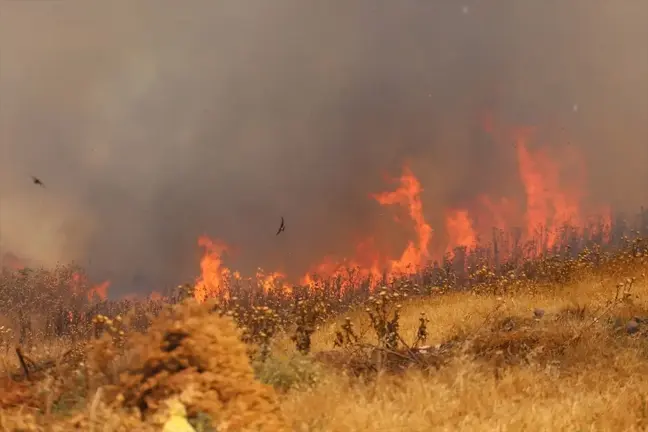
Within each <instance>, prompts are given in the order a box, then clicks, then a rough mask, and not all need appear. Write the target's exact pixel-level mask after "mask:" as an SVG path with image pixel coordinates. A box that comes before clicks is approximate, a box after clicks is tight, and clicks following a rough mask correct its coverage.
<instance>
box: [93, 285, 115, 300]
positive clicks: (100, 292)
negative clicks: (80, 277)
mask: <svg viewBox="0 0 648 432" xmlns="http://www.w3.org/2000/svg"><path fill="white" fill-rule="evenodd" d="M108 287H110V281H105V282H102V283H100V284H98V285H95V286H93V287H92V288H90V291H88V300H93V299H94V297H95V296H97V297H98V298H99V299H100V300H106V299H107V298H108Z"/></svg>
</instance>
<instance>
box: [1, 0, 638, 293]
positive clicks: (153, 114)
mask: <svg viewBox="0 0 648 432" xmlns="http://www.w3.org/2000/svg"><path fill="white" fill-rule="evenodd" d="M646 22H648V3H646V2H640V1H634V0H615V1H613V2H611V1H603V0H573V1H569V2H566V1H560V0H549V1H536V2H520V1H513V0H509V1H497V2H489V1H477V0H473V1H469V0H466V1H465V3H463V4H462V3H461V2H456V1H452V2H450V1H446V2H442V1H377V0H366V1H365V0H361V1H355V2H346V1H327V2H303V1H296V0H274V1H272V2H264V1H235V2H214V1H210V0H190V1H183V2H178V1H175V0H154V1H153V0H139V1H137V2H132V1H106V2H84V1H77V0H66V1H61V2H29V1H12V2H3V3H2V5H1V6H0V145H1V153H0V236H1V239H0V241H1V247H2V252H3V253H6V252H11V253H13V254H15V255H17V256H19V257H23V258H24V259H28V260H31V261H33V262H35V263H39V264H43V265H52V264H54V263H56V262H68V261H71V260H74V261H77V262H79V263H81V264H83V265H85V266H86V267H87V268H88V269H89V272H90V273H91V275H92V276H93V277H95V278H96V279H110V280H112V281H113V287H114V290H115V291H114V292H115V293H117V294H119V293H120V292H121V293H124V292H128V291H133V290H145V289H154V288H159V287H160V286H164V285H169V284H175V283H178V282H183V281H185V280H187V279H188V278H193V277H195V276H196V275H197V274H198V273H199V269H198V266H197V263H198V258H199V250H198V247H197V245H196V239H197V238H198V236H200V235H201V234H207V235H209V236H213V237H215V238H219V239H222V240H224V241H225V242H226V243H228V244H231V245H233V251H232V252H231V254H232V255H231V259H232V260H233V262H236V266H237V267H238V268H241V269H243V270H244V271H245V270H247V271H253V270H254V269H255V267H256V266H263V267H264V268H268V269H282V270H284V271H286V272H288V273H289V274H291V273H292V274H301V273H303V272H304V271H305V270H306V269H307V267H308V265H309V264H310V263H312V262H313V261H314V260H317V259H319V258H320V257H322V256H324V255H327V254H331V253H339V254H342V255H343V254H344V253H347V252H348V251H349V250H350V248H352V247H353V244H354V242H355V241H356V240H358V239H360V238H362V237H363V236H364V235H366V234H367V233H370V232H373V233H376V232H377V233H381V234H384V237H386V238H391V237H390V236H393V237H394V238H397V237H399V234H398V233H397V234H394V233H390V232H387V230H388V228H389V227H392V228H389V229H392V230H393V229H394V228H393V226H394V225H393V221H392V219H391V217H392V215H391V214H386V210H385V209H383V208H381V207H380V206H379V205H378V204H377V203H376V202H375V200H372V199H371V198H370V194H371V193H375V192H380V191H383V190H385V189H386V188H389V187H390V186H389V184H387V183H386V182H385V179H386V177H388V176H392V177H393V176H397V175H399V174H400V171H401V168H402V166H403V164H404V163H405V162H408V163H409V165H410V167H411V168H412V170H413V171H414V172H415V173H416V175H417V177H418V178H419V179H420V180H421V183H422V185H423V187H424V192H423V203H424V211H425V214H426V217H427V218H428V219H429V221H430V223H431V224H432V225H433V226H435V224H438V223H439V221H440V220H442V217H443V210H444V208H447V207H456V206H462V205H467V203H468V202H470V201H471V200H473V199H474V198H475V197H477V196H479V195H480V194H483V193H489V194H494V195H513V196H518V197H521V198H522V197H523V196H524V195H523V191H522V189H521V186H520V185H519V184H520V182H519V175H518V171H517V167H516V161H515V151H514V149H512V145H506V143H505V144H504V145H502V143H498V142H496V140H494V139H493V137H492V136H490V135H489V134H488V133H486V132H485V131H484V128H483V119H484V118H485V116H493V117H494V118H496V119H498V121H501V122H503V123H506V124H512V125H526V126H534V127H536V128H537V130H538V131H539V138H538V140H537V142H534V143H533V145H534V146H546V147H547V148H549V149H551V148H561V147H565V146H571V147H573V148H576V149H578V150H579V151H580V153H581V154H582V157H583V159H584V165H585V167H586V168H587V183H586V185H585V186H586V189H587V191H588V195H587V197H586V200H587V201H588V202H603V203H608V204H610V205H612V206H613V208H615V209H628V210H634V209H638V206H639V205H641V204H642V203H645V202H646V200H647V199H648V194H647V192H646V190H647V189H646V185H647V184H648V170H646V168H645V167H646V166H648V26H646ZM31 175H35V176H38V177H39V178H41V179H42V180H43V182H44V183H45V186H46V187H45V189H43V188H39V187H37V186H35V185H33V184H32V183H31V179H30V176H31ZM281 216H284V217H285V218H286V225H287V228H286V232H285V233H282V235H281V236H275V232H276V229H277V228H278V224H279V221H280V218H281ZM396 229H400V228H398V227H397V228H396ZM394 241H396V240H394ZM401 246H402V244H401ZM401 249H402V248H401ZM0 255H2V254H0Z"/></svg>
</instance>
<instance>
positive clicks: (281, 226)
mask: <svg viewBox="0 0 648 432" xmlns="http://www.w3.org/2000/svg"><path fill="white" fill-rule="evenodd" d="M283 231H286V224H285V223H284V218H283V216H282V217H281V225H280V226H279V230H278V231H277V234H276V235H279V234H281V233H282V232H283Z"/></svg>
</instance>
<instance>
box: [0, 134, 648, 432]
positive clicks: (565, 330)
mask: <svg viewBox="0 0 648 432" xmlns="http://www.w3.org/2000/svg"><path fill="white" fill-rule="evenodd" d="M486 129H487V130H488V131H489V132H490V133H491V134H493V135H494V136H496V137H498V140H501V141H502V145H510V148H511V149H512V151H514V152H515V155H516V157H517V164H518V169H519V172H518V174H519V175H518V177H519V181H520V184H521V186H522V189H523V190H524V192H525V199H524V200H523V201H516V200H515V199H514V198H513V197H508V196H489V195H482V196H480V197H478V199H477V200H475V201H474V202H471V203H468V205H466V206H465V207H464V208H462V207H455V208H448V209H446V210H445V211H444V212H443V217H444V223H443V224H442V225H441V226H438V227H437V226H433V224H431V223H430V222H428V220H427V219H426V216H425V215H426V213H425V203H424V201H423V198H422V192H423V186H422V184H421V182H420V181H419V179H418V178H417V176H416V174H415V172H414V171H413V170H412V169H411V168H410V167H409V166H404V167H403V170H402V172H401V173H400V176H399V177H397V178H395V179H393V188H392V189H391V190H388V191H385V192H380V193H372V194H370V195H369V196H368V199H371V200H373V201H375V202H376V204H377V205H378V206H381V207H386V208H388V209H389V210H390V211H391V210H394V212H393V214H394V215H395V216H396V218H397V221H398V223H401V224H405V225H406V226H407V228H408V229H409V231H410V232H411V233H412V236H411V239H410V240H409V241H407V242H406V244H405V245H404V247H403V249H402V252H401V253H400V254H397V255H394V256H391V255H390V254H389V253H387V252H386V251H385V250H382V249H381V248H380V247H378V246H377V245H378V244H380V242H379V241H378V240H380V239H379V236H380V233H376V234H375V236H372V237H369V238H366V239H364V240H363V241H361V242H360V243H359V244H357V245H355V251H356V253H355V254H354V255H353V256H350V257H342V258H338V257H334V256H328V257H325V258H324V259H322V260H321V261H320V262H318V263H315V264H313V265H312V266H311V268H310V269H308V272H306V274H303V275H286V274H284V273H283V272H279V271H275V272H267V271H264V270H261V269H259V270H258V271H257V273H256V275H254V276H253V277H247V276H244V275H242V274H240V273H239V272H237V271H235V270H233V269H232V268H230V266H229V265H228V264H227V258H228V256H227V253H228V251H230V250H231V247H230V246H229V245H227V244H225V243H224V242H223V241H220V240H218V239H212V238H209V237H207V236H203V237H200V238H199V240H198V245H199V247H201V248H202V250H203V256H202V259H201V260H200V276H199V277H197V278H196V280H195V281H194V282H192V283H188V284H185V285H181V286H178V287H175V288H173V289H168V290H164V289H160V290H159V291H158V292H155V293H153V294H151V295H149V297H148V298H146V299H142V298H137V297H129V298H122V299H113V300H111V299H109V292H108V289H109V286H110V282H109V281H106V282H102V283H100V284H91V283H90V282H89V281H88V278H87V277H86V276H85V275H84V273H83V270H82V269H81V268H78V267H75V266H59V267H57V268H55V269H49V270H48V269H31V268H28V267H25V266H22V265H20V263H19V262H18V261H17V259H15V258H13V259H12V260H11V267H6V268H4V269H3V273H2V278H1V279H0V294H1V296H0V299H2V300H1V301H0V317H1V318H2V320H3V322H2V323H0V324H1V325H2V327H0V337H1V339H0V343H2V345H3V347H4V349H5V369H6V372H7V377H6V379H4V381H3V384H2V385H3V386H4V388H3V390H2V394H3V395H4V396H2V398H0V420H1V421H2V422H3V423H2V424H3V425H11V426H6V427H10V428H11V430H41V429H42V428H44V427H45V426H44V425H46V424H49V425H50V427H51V428H53V430H71V429H75V428H76V429H82V430H89V429H88V428H95V427H98V425H100V424H103V425H109V426H106V427H108V428H109V429H107V430H159V429H160V428H162V427H165V425H167V426H168V425H169V424H171V423H170V422H171V421H172V419H176V420H177V421H183V422H185V423H186V425H187V426H186V427H189V428H191V429H188V430H195V431H198V430H219V431H224V430H290V429H293V430H320V429H321V430H338V429H339V430H362V428H361V427H360V426H358V425H357V424H355V423H354V424H355V426H354V427H355V429H344V427H350V426H349V424H348V423H345V422H342V421H340V420H331V422H333V423H326V421H325V420H324V417H323V414H322V413H320V414H321V415H319V414H318V410H317V409H313V410H312V411H311V412H308V413H302V412H299V410H298V409H297V405H295V404H297V401H299V403H302V404H304V403H305V404H308V403H316V404H322V401H318V402H312V401H311V402H309V400H310V399H309V398H311V399H313V398H316V396H315V395H317V394H318V393H317V392H319V391H330V390H331V388H330V386H332V385H333V384H332V383H333V381H334V379H333V378H331V376H330V375H326V372H325V371H334V374H335V375H339V374H340V372H341V373H342V375H343V376H345V377H346V378H345V380H350V381H344V382H337V381H336V382H337V384H335V385H337V386H338V387H339V388H345V389H346V390H345V391H348V392H353V391H360V390H358V389H359V388H361V387H362V386H364V385H367V382H373V383H375V385H376V386H385V385H386V384H385V383H386V381H385V379H386V378H385V377H393V376H401V377H403V380H405V381H403V382H408V381H407V380H408V379H410V378H408V377H412V376H414V375H412V374H421V375H416V376H417V377H418V378H417V379H425V380H431V381H430V382H434V383H435V384H434V385H436V386H443V385H444V384H443V383H442V381H443V380H444V379H448V376H449V375H448V374H450V373H452V374H460V373H462V372H461V370H467V369H466V368H468V369H470V370H472V371H473V372H474V374H483V373H484V370H488V371H492V373H493V375H492V376H493V378H492V379H493V381H492V382H491V384H489V385H492V386H495V387H494V388H499V387H497V386H500V384H498V383H500V382H502V380H505V378H504V377H505V376H507V374H510V373H512V372H511V371H512V370H517V369H515V368H520V367H524V365H526V367H545V368H550V367H558V368H559V369H560V370H561V373H564V374H567V375H568V376H571V375H569V374H572V373H575V372H574V371H576V370H577V368H578V367H582V362H583V361H584V359H586V358H587V356H591V355H593V354H592V353H593V351H592V350H593V347H594V346H595V345H596V344H611V343H612V342H613V341H614V343H615V344H617V345H616V346H618V347H622V348H623V349H626V348H627V349H631V348H632V349H636V348H637V346H636V345H637V342H636V340H635V339H628V338H627V337H626V336H635V335H645V334H646V331H647V330H646V329H645V328H644V323H645V322H648V318H646V317H647V316H648V305H646V304H644V303H643V301H642V300H640V298H639V294H638V292H642V291H641V290H643V289H645V288H646V287H648V285H647V280H646V276H645V269H646V265H647V262H646V259H647V258H646V253H648V243H647V242H646V241H645V240H644V238H646V236H647V235H648V214H647V213H646V212H644V211H643V210H642V212H641V213H639V215H638V216H637V218H635V220H634V221H628V220H627V219H623V218H621V217H620V216H619V217H617V218H613V216H612V214H611V211H610V209H609V208H608V207H605V206H603V205H601V206H597V205H594V206H592V205H591V203H589V202H588V201H587V200H586V198H585V197H586V191H585V190H584V189H583V184H585V172H584V170H580V171H578V172H577V175H575V174H574V172H571V173H570V175H569V176H567V177H565V176H563V175H562V171H563V170H564V167H563V166H562V164H563V162H565V161H570V160H571V161H572V162H573V164H572V165H575V166H579V167H582V163H580V162H581V161H580V160H579V156H578V154H576V153H573V152H572V151H571V150H567V151H566V153H564V154H559V155H555V154H553V153H551V152H549V151H545V150H543V148H542V147H541V148H540V149H539V150H534V149H533V148H532V146H531V142H532V141H533V137H534V135H533V131H532V130H522V129H516V130H513V131H511V130H502V129H497V128H495V127H494V126H493V125H492V124H488V125H487V126H486ZM565 178H567V179H571V180H570V181H566V180H565ZM584 281H585V282H584ZM581 283H587V284H589V285H590V286H597V287H598V288H597V289H596V290H595V291H592V290H591V289H589V288H588V289H587V290H585V291H586V292H587V293H588V294H587V295H592V293H593V292H595V293H596V296H598V297H596V302H597V303H596V304H595V305H594V304H587V305H585V306H583V305H581V304H576V305H563V306H562V307H561V308H560V309H559V310H553V311H549V312H547V313H546V314H545V310H544V309H541V308H535V310H533V309H530V310H529V311H528V313H527V312H524V313H522V311H521V310H520V309H519V308H517V306H516V307H510V306H507V301H509V302H512V303H513V304H515V305H517V303H515V302H516V300H515V299H519V301H534V302H535V301H537V300H538V299H545V300H546V298H547V296H549V295H554V299H557V298H559V297H558V295H557V294H555V293H556V292H558V291H560V290H565V289H567V288H568V287H574V286H577V285H578V284H581ZM637 286H639V287H640V288H637ZM566 287H567V288H566ZM588 290H589V291H588ZM551 293H554V294H551ZM561 295H564V293H562V294H561ZM579 295H580V294H579ZM601 296H603V299H602V297H601ZM606 296H607V297H606ZM458 298H461V299H463V300H462V302H463V303H462V304H466V305H468V304H472V305H473V306H471V307H473V308H474V310H473V311H471V312H468V316H469V317H479V320H481V321H480V323H476V321H474V320H476V319H477V318H465V317H464V318H461V319H457V322H459V321H461V322H464V321H465V322H468V321H469V322H470V326H469V327H467V328H457V327H455V324H452V326H445V327H444V326H443V325H442V324H443V319H444V318H442V316H441V315H439V313H443V314H452V313H453V310H451V309H449V308H450V307H451V305H452V304H453V302H456V301H457V299H458ZM476 299H477V300H476ZM506 299H509V300H506ZM524 299H526V300H524ZM529 299H531V300H529ZM435 302H438V303H435ZM471 302H473V303H471ZM475 302H477V303H475ZM431 304H437V306H435V307H436V308H437V309H439V310H437V311H436V312H435V309H434V308H432V307H431V306H426V305H431ZM417 305H419V306H420V305H423V309H427V310H420V311H415V308H416V307H417ZM455 306H456V305H455ZM461 307H464V306H461ZM461 307H459V306H457V309H461ZM466 307H467V306H466ZM443 308H445V309H443ZM480 308H486V309H483V310H482V309H480ZM441 309H442V310H443V312H439V311H440V310H441ZM487 309H488V310H487ZM531 311H532V313H531ZM340 317H344V319H342V320H341V319H340ZM462 320H463V321H462ZM466 320H467V321H466ZM610 346H611V345H610ZM282 347H283V348H282ZM286 347H289V348H286ZM622 348H619V349H622ZM282 352H283V354H282ZM286 353H288V354H286ZM282 355H284V356H285V355H288V360H281V358H282V357H281V356H282ZM475 365H477V366H475ZM556 365H560V366H556ZM588 367H589V366H588ZM462 368H463V369H462ZM471 368H472V369H471ZM475 368H476V369H475ZM484 368H485V369H484ZM574 368H576V369H574ZM473 372H471V373H473ZM327 376H328V378H325V377H327ZM444 377H445V378H444ZM387 379H391V378H387ZM489 379H490V378H489ZM259 380H261V381H263V382H265V383H266V384H262V383H261V382H259ZM353 380H358V381H353ZM435 380H437V381H435ZM268 384H269V385H271V387H274V389H273V388H271V387H270V386H268ZM47 386H49V389H50V390H48V391H47V392H44V390H43V389H44V388H45V387H47ZM390 386H392V387H393V386H396V384H394V383H393V382H391V384H390ZM304 388H307V389H309V390H308V392H306V393H304V392H303V390H304ZM363 391H365V390H363ZM366 391H368V390H366ZM390 391H395V390H393V389H392V390H390ZM498 391H499V390H498ZM300 392H301V393H300ZM364 394H365V393H363V395H364ZM363 397H364V396H363ZM461 397H465V395H462V396H461ZM365 402H366V406H370V405H371V402H370V401H369V399H367V400H365ZM633 403H634V402H633ZM19 407H29V413H26V414H23V413H22V412H18V411H17V409H18V408H19ZM331 409H334V408H331ZM178 413H181V414H178ZM318 415H319V417H318ZM178 419H179V420H178ZM335 421H337V422H338V423H335ZM384 421H385V422H386V423H389V421H388V420H384ZM637 421H639V420H637ZM185 423H183V424H185ZM352 423H353V422H352ZM325 424H328V426H329V427H330V428H327V427H325V426H323V425H325ZM336 424H337V426H335V425H336ZM343 424H344V427H343V426H342V425H343ZM367 424H371V425H374V426H376V423H372V422H371V421H368V422H367ZM454 424H455V425H457V424H458V423H456V422H455V423H454ZM318 425H319V426H318ZM439 425H441V423H439ZM336 427H337V428H338V429H336ZM30 428H31V429H30ZM39 428H40V429H39ZM56 428H58V429H56ZM304 428H305V429H304ZM318 428H319V429H318ZM420 430H426V429H425V428H422V429H420Z"/></svg>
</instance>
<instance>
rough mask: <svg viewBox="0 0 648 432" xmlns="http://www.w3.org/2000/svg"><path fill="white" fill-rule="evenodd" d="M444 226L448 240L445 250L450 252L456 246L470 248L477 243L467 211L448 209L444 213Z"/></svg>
mask: <svg viewBox="0 0 648 432" xmlns="http://www.w3.org/2000/svg"><path fill="white" fill-rule="evenodd" d="M446 228H447V230H448V236H449V240H450V241H449V243H448V246H447V249H446V251H447V252H452V250H453V249H454V248H455V247H457V246H465V247H467V248H471V247H474V246H475V245H476V244H477V235H476V234H475V230H474V229H473V223H472V221H471V220H470V216H468V211H466V210H449V211H448V212H447V214H446Z"/></svg>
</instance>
